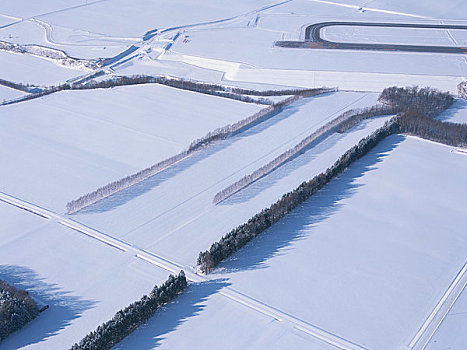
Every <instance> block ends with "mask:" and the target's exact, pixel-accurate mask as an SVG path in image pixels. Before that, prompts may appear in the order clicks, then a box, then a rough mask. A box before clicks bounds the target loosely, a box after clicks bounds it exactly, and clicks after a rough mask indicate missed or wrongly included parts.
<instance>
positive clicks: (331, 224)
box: [0, 0, 467, 350]
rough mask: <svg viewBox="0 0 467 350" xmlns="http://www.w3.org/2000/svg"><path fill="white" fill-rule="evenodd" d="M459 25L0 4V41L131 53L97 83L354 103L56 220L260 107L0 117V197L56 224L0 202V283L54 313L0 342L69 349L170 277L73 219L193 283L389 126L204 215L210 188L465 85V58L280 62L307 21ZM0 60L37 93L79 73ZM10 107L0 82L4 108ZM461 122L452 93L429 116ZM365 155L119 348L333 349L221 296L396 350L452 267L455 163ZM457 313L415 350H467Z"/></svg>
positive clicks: (214, 102) (307, 116)
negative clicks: (222, 243) (317, 131)
mask: <svg viewBox="0 0 467 350" xmlns="http://www.w3.org/2000/svg"><path fill="white" fill-rule="evenodd" d="M465 13H467V3H466V2H465V1H464V0H447V1H443V2H441V1H426V0H414V1H410V2H408V1H405V0H373V1H364V0H292V1H279V0H276V1H273V0H254V1H246V0H240V1H237V2H235V3H232V4H228V6H226V3H225V2H224V1H220V0H208V1H203V2H202V3H197V2H194V1H189V0H176V1H170V2H167V1H162V0H157V1H150V0H136V1H134V2H131V3H128V2H125V1H123V0H101V1H85V0H69V1H68V0H42V1H40V2H31V1H28V0H3V1H2V2H1V4H0V40H3V41H7V42H12V43H17V44H22V45H27V44H37V45H43V46H47V47H52V48H56V49H60V50H63V51H64V52H66V53H67V54H68V55H70V56H73V57H77V58H85V59H86V58H109V57H113V56H116V55H118V54H120V53H123V52H124V51H125V50H126V49H127V48H129V47H130V46H132V45H134V48H135V51H132V53H130V54H122V57H121V59H120V60H119V59H116V60H115V62H114V63H112V64H109V66H105V67H103V68H102V69H101V70H100V71H101V72H102V73H104V76H103V78H107V77H112V76H114V75H133V74H150V75H171V76H176V77H183V78H191V79H198V80H203V81H209V82H216V83H219V82H220V83H224V84H232V85H237V86H244V87H250V88H256V89H259V90H263V89H269V88H278V87H284V86H291V87H315V86H318V87H320V86H322V85H327V86H330V87H331V86H332V87H334V86H336V87H339V88H340V90H358V91H360V92H356V91H352V92H343V91H340V92H338V93H335V94H328V95H325V96H318V97H314V98H309V99H303V100H300V101H298V102H297V103H296V104H294V105H292V106H289V107H287V108H286V109H285V110H284V111H283V112H282V113H280V114H279V115H277V116H276V117H274V118H272V119H271V120H268V121H266V122H263V123H260V124H258V125H256V126H255V127H254V128H252V129H250V130H247V131H245V132H244V133H241V134H238V135H235V137H234V138H232V139H230V140H225V141H222V142H219V143H217V144H214V145H213V146H212V147H209V148H207V149H206V150H203V151H202V152H199V153H197V154H195V155H194V156H193V157H192V158H191V159H189V160H188V161H187V162H184V163H182V164H180V165H179V166H176V167H174V168H172V169H170V171H167V172H164V173H161V174H159V175H158V176H156V177H154V178H152V179H150V181H146V182H143V183H141V184H140V185H139V186H135V187H134V188H132V189H130V190H129V191H125V192H122V193H120V194H119V195H117V196H113V197H111V198H108V200H105V201H102V202H101V203H98V204H96V205H95V206H92V207H89V208H88V209H86V210H83V211H82V212H79V213H77V214H75V215H72V216H70V217H68V216H65V215H62V214H61V213H63V212H64V211H65V203H66V202H67V201H69V200H71V199H73V198H76V197H77V196H80V195H82V194H84V193H86V192H89V191H92V190H94V189H96V188H97V187H99V186H102V185H104V184H106V183H108V182H110V181H112V180H116V179H119V178H121V177H123V176H126V175H128V174H130V173H133V172H135V171H138V170H141V169H142V168H144V167H147V166H148V165H151V164H153V163H154V162H157V161H159V160H161V159H164V158H166V157H168V156H170V155H172V154H174V153H177V152H179V151H180V150H183V149H184V148H186V147H187V146H188V144H189V143H190V142H191V141H192V140H193V139H194V138H197V137H200V136H203V135H204V134H205V133H206V132H208V131H210V130H213V129H215V128H217V127H219V126H223V125H225V124H228V123H231V122H234V121H237V120H239V119H242V118H244V117H246V116H248V115H251V114H253V113H254V112H256V111H258V110H259V109H260V108H261V107H262V106H257V105H253V104H244V103H240V102H236V101H231V100H225V99H220V98H215V97H211V96H206V95H201V94H196V93H191V92H186V91H180V90H175V89H171V88H167V87H162V86H156V85H151V86H149V85H145V86H131V87H119V88H113V89H106V90H102V89H98V90H89V91H67V92H60V93H55V94H53V95H50V96H46V97H42V98H39V99H36V100H31V101H27V102H24V103H23V102H22V103H19V104H15V105H10V106H0V162H1V163H0V164H2V172H1V175H0V191H1V192H2V193H6V194H8V195H12V196H16V197H18V199H19V200H21V201H23V202H24V203H26V205H27V202H30V204H31V205H36V206H38V207H44V208H47V209H50V210H52V211H54V212H55V213H58V216H56V217H54V218H52V219H49V220H47V219H45V218H41V217H38V216H37V215H34V214H33V213H31V212H27V211H24V210H20V209H18V208H15V207H12V206H11V205H10V204H6V203H4V202H0V219H1V220H0V278H4V279H6V280H7V281H9V282H11V283H12V284H14V285H16V286H19V287H24V288H26V289H27V290H29V291H30V292H31V294H32V295H33V297H35V298H36V299H37V300H39V301H40V302H41V303H45V304H49V305H50V308H49V309H48V310H47V311H45V312H44V313H43V314H41V315H40V317H39V318H38V319H36V320H34V321H33V322H32V323H30V324H29V325H27V326H26V327H25V328H24V329H22V330H21V331H19V332H17V333H16V334H13V335H11V336H10V337H9V338H8V339H7V340H6V341H5V342H3V343H1V345H0V349H3V348H5V349H17V348H28V349H29V348H32V349H54V348H60V349H61V348H67V347H69V346H70V345H72V343H73V342H75V341H77V340H79V339H81V338H82V337H83V336H84V335H85V334H86V333H87V332H89V331H90V330H93V329H95V328H96V327H97V325H98V324H100V323H102V322H104V321H106V320H108V319H110V318H111V317H112V316H113V314H114V313H115V312H116V311H117V310H119V309H121V308H123V307H125V306H126V305H128V304H129V303H131V302H133V301H135V300H137V299H139V298H140V297H141V296H142V295H143V294H145V293H148V292H149V290H150V289H151V288H152V287H153V286H154V284H160V283H161V282H163V281H164V280H165V279H166V278H167V276H168V273H169V271H168V270H167V269H162V268H159V267H155V266H154V265H151V264H149V263H148V262H147V261H143V260H141V259H138V258H137V257H135V255H134V254H132V253H130V252H123V251H120V250H118V249H115V248H114V247H112V246H110V245H106V244H103V243H102V241H98V240H96V239H92V238H90V237H89V236H88V235H86V234H83V233H82V232H81V233H80V232H78V231H76V230H70V229H68V228H65V227H64V226H63V223H61V221H63V220H65V219H66V220H77V221H80V222H82V223H84V224H85V225H88V226H89V227H90V229H95V230H98V231H100V232H101V233H102V234H108V235H110V236H113V237H115V238H117V239H122V240H125V241H126V242H127V244H129V245H130V244H131V245H133V246H135V247H137V248H138V249H141V251H143V250H147V251H148V252H151V253H152V254H157V255H159V256H161V257H162V258H166V259H170V260H171V261H174V262H176V264H177V265H180V266H183V267H184V268H185V269H186V270H187V271H190V272H191V273H194V264H195V260H196V257H197V254H198V252H199V251H201V250H205V249H208V248H209V246H210V244H211V243H213V242H214V241H216V240H218V239H219V238H220V237H221V236H222V235H224V234H225V233H227V232H228V231H230V230H231V229H232V228H234V227H235V226H237V225H239V224H242V223H244V222H245V221H246V220H248V219H249V218H250V217H251V216H252V215H254V214H256V213H257V212H259V211H261V210H262V209H263V208H265V207H267V206H269V205H270V204H271V203H273V202H274V201H276V200H277V199H279V198H280V197H281V196H282V194H284V193H286V192H288V191H290V190H292V189H294V188H295V187H297V186H298V185H299V184H300V183H301V182H302V181H305V180H309V179H310V178H312V177H313V176H314V175H316V174H317V173H319V172H321V171H323V170H325V169H326V168H327V167H328V166H329V165H331V164H332V163H333V162H334V161H335V160H336V159H337V158H338V157H339V156H340V155H341V154H342V153H343V152H345V151H346V150H347V149H348V148H350V147H351V146H353V145H354V144H355V143H356V142H358V141H359V140H360V139H361V138H362V137H365V136H366V135H368V134H369V133H371V132H372V131H373V130H375V129H376V128H378V127H380V126H381V125H383V123H384V122H385V121H386V120H387V119H388V117H383V118H374V119H371V120H368V121H366V122H363V123H361V124H360V125H358V126H356V127H355V128H353V129H352V130H350V131H348V132H347V133H345V134H332V135H329V136H328V137H326V138H324V139H323V140H320V141H321V142H319V143H317V144H314V145H313V147H310V148H309V149H308V150H306V152H304V153H303V154H301V155H299V156H297V157H295V158H293V159H292V160H291V161H289V162H288V163H286V164H285V165H283V166H281V167H280V168H279V169H277V170H276V171H274V172H273V173H271V174H269V175H268V176H265V177H264V178H262V179H260V180H259V181H257V182H255V183H254V184H252V185H251V186H249V187H248V188H246V189H245V190H243V191H241V192H239V193H238V194H236V195H235V196H233V197H232V198H230V199H229V200H228V201H226V202H223V203H222V204H220V205H217V206H214V205H213V204H212V197H213V196H214V194H215V193H216V192H217V191H218V190H220V189H222V188H223V187H225V186H226V185H229V184H230V183H232V182H234V181H236V180H238V178H240V177H241V176H242V175H244V174H247V173H250V172H251V171H253V170H255V169H256V168H258V167H259V166H261V165H264V164H265V163H266V162H268V161H269V160H270V159H272V158H274V157H275V156H276V155H278V154H279V153H281V152H283V151H284V150H286V149H288V148H290V147H293V146H294V145H295V144H296V143H297V142H299V141H300V140H301V139H302V138H303V137H305V136H306V134H307V133H309V132H311V131H312V130H313V129H314V128H317V127H319V126H320V125H322V124H323V123H325V122H326V121H329V120H330V119H332V118H333V117H337V116H338V115H339V114H340V113H342V112H344V111H345V110H348V109H350V108H356V107H364V106H371V105H373V104H374V103H375V102H376V98H377V96H378V93H379V92H380V91H381V89H383V88H384V87H387V86H389V85H399V86H405V85H421V86H432V87H438V88H440V89H442V90H447V91H451V92H453V93H456V85H457V83H458V82H460V81H462V80H463V79H465V77H466V76H467V60H466V57H465V55H452V54H451V55H448V54H426V53H423V54H421V53H417V54H410V53H395V52H391V53H388V52H386V53H382V52H355V51H338V50H319V49H317V50H308V49H304V50H302V49H286V48H278V47H275V46H274V42H275V41H277V40H303V36H304V29H305V27H306V26H307V25H310V24H312V23H319V22H326V21H336V20H344V21H363V22H365V21H372V22H375V21H377V22H378V21H379V22H398V23H407V22H409V23H434V24H442V23H451V24H463V25H465V24H467V19H466V18H465ZM394 33H397V34H394ZM342 34H347V37H342ZM355 34H358V33H356V32H351V31H346V32H345V33H343V32H342V31H340V32H339V30H338V31H337V32H336V30H334V29H333V30H330V31H329V32H327V35H334V37H335V39H336V40H338V39H339V40H353V38H355V37H356V36H355ZM360 34H361V35H360V36H359V38H361V39H362V40H371V41H378V42H379V41H381V40H389V41H390V42H391V41H392V40H395V42H400V40H402V41H404V40H405V42H410V41H412V40H415V41H417V42H418V40H421V39H419V38H420V36H419V34H420V35H422V33H421V32H417V31H415V32H411V34H410V35H408V36H406V37H405V38H403V39H401V38H400V34H402V33H401V32H399V33H398V32H394V30H393V29H384V30H376V31H369V30H368V31H366V30H365V32H364V33H360ZM448 34H450V35H452V36H449V35H448ZM394 35H396V37H395V38H394V39H393V37H394ZM388 37H390V38H389V39H387V38H388ZM383 38H384V39H383ZM445 38H448V40H452V41H456V42H457V44H459V45H460V44H462V45H465V35H464V33H463V32H462V33H458V32H450V33H446V32H436V35H430V36H429V37H428V38H426V37H425V38H423V40H422V41H423V44H431V45H433V44H440V45H441V44H450V43H449V42H448V41H445ZM452 41H451V43H452ZM0 67H2V68H1V69H0V78H1V79H6V80H11V81H14V82H22V83H25V84H33V85H44V86H45V85H57V84H60V83H65V82H66V81H68V80H70V79H74V78H77V77H82V76H83V75H84V74H88V73H89V71H85V70H78V69H70V68H65V67H63V66H60V65H58V62H57V61H54V60H50V59H44V58H38V57H35V56H31V55H25V54H13V53H9V52H5V51H0ZM362 91H363V92H362ZM368 91H372V92H373V93H366V92H368ZM16 93H17V94H18V95H16ZM22 94H23V93H21V92H19V91H18V92H16V91H14V90H11V89H9V88H6V87H3V86H0V101H1V100H2V99H4V98H7V99H9V98H14V97H17V96H19V95H22ZM466 111H467V105H466V104H465V100H460V99H458V100H456V103H455V104H454V105H453V107H452V108H450V109H449V110H448V111H446V112H445V113H443V114H442V115H441V116H439V118H440V120H446V121H451V122H463V123H465V122H467V112H466ZM378 147H379V148H377V149H376V150H374V151H373V152H372V153H371V154H370V155H368V156H367V157H366V158H364V159H362V160H360V161H359V162H357V163H356V164H354V166H352V167H351V169H349V171H348V172H346V173H345V174H343V175H342V176H341V177H340V178H338V179H337V180H335V181H334V182H333V183H332V184H331V185H330V186H329V187H327V188H325V189H324V190H323V191H321V192H320V195H319V196H317V197H315V198H312V199H310V200H309V201H308V202H307V203H306V204H305V205H303V206H302V207H301V208H300V209H299V210H298V211H296V212H294V213H293V214H292V215H290V216H289V217H287V218H285V219H284V220H282V221H281V222H280V224H279V225H276V226H274V227H273V228H271V229H270V230H269V231H268V232H267V233H266V234H265V235H264V236H262V237H260V238H259V239H257V240H255V241H254V242H252V243H251V244H250V245H249V246H247V247H246V248H245V249H244V250H242V251H240V252H238V254H236V255H235V256H234V257H233V258H232V259H230V260H229V261H227V262H225V263H224V264H223V265H222V266H221V268H220V269H219V270H217V271H216V273H215V274H213V275H212V276H209V277H208V279H210V280H208V281H205V282H201V283H200V282H196V283H192V284H190V287H189V289H188V291H187V292H186V294H183V295H182V296H180V298H179V299H178V300H177V301H175V302H174V303H171V304H170V305H168V306H167V307H166V308H165V309H164V310H162V311H161V312H160V313H158V314H157V315H156V316H155V317H154V318H153V319H151V320H150V322H148V324H146V325H145V326H143V327H141V328H140V329H138V330H137V331H136V332H135V333H134V334H132V335H131V336H130V337H128V338H127V339H126V340H124V341H123V342H122V343H121V344H119V345H118V346H117V347H116V348H118V349H135V348H138V349H139V348H141V349H152V348H163V349H174V348H188V347H190V348H191V347H195V348H225V349H228V348H232V349H238V348H245V349H248V348H252V349H262V348H268V349H283V348H294V349H334V347H332V346H331V345H329V344H325V343H323V342H321V341H318V340H317V338H316V337H312V336H310V335H309V334H307V333H306V332H304V331H303V330H300V329H299V327H297V324H293V323H290V322H289V323H288V322H286V321H284V320H282V321H281V320H278V319H277V318H274V317H270V316H267V315H265V313H264V312H258V310H255V309H254V308H252V307H251V305H250V307H248V306H247V305H244V304H242V303H239V302H235V300H232V298H226V297H225V293H224V291H225V290H226V288H227V287H228V288H234V289H236V290H238V291H240V292H242V293H245V295H246V298H249V300H250V301H251V300H255V299H256V300H257V301H258V302H263V303H265V304H267V305H266V306H267V307H269V308H272V309H274V308H277V309H278V310H279V311H281V312H283V313H287V314H290V316H291V317H293V318H295V319H297V318H300V319H303V320H304V321H306V322H309V323H313V324H314V325H315V326H317V327H323V328H324V331H326V332H331V333H335V334H337V335H340V336H342V337H345V338H346V339H349V340H351V341H355V342H356V343H358V344H361V345H364V346H366V347H368V348H371V349H385V348H388V349H394V348H397V347H400V348H402V349H405V348H408V344H409V342H410V341H411V339H412V337H413V336H414V333H415V332H416V331H417V329H418V327H420V325H421V324H422V323H423V321H424V320H425V319H426V317H427V315H428V314H429V312H430V311H431V310H432V309H433V306H434V304H435V303H436V302H437V301H438V300H439V298H440V295H441V294H442V293H443V292H444V291H445V290H446V288H447V286H448V285H449V283H450V282H451V281H452V279H453V277H454V275H455V274H456V272H457V271H458V270H459V268H460V267H461V266H462V264H463V263H464V262H465V260H466V256H465V251H466V249H465V248H466V244H467V243H466V242H467V238H466V237H465V234H464V231H465V227H467V222H466V221H465V217H466V212H465V209H464V208H465V198H466V193H465V186H463V184H464V177H465V176H464V174H466V170H467V169H465V167H466V164H467V163H466V159H467V158H466V156H465V155H462V154H460V153H456V152H450V151H451V150H453V149H452V148H449V147H445V146H441V145H437V144H433V143H430V142H425V141H421V140H418V139H414V138H403V137H401V136H393V137H391V138H389V139H387V140H385V141H384V142H383V143H382V144H381V145H380V146H378ZM439 179H444V180H443V181H442V182H439ZM426 188H429V189H430V190H429V191H428V190H426ZM0 197H1V193H0ZM60 215H61V216H60ZM303 286H305V287H306V288H303ZM223 293H224V294H223ZM465 300H466V292H465V291H464V293H463V294H462V295H461V297H460V298H459V299H458V300H457V302H456V303H455V304H454V307H453V308H452V309H451V311H450V312H449V313H448V316H447V317H446V318H445V319H444V321H443V323H442V324H441V326H440V328H439V329H438V330H437V332H436V333H435V334H434V336H433V339H432V340H431V342H430V345H429V347H428V348H429V349H432V350H433V349H436V350H441V349H445V348H446V347H448V346H451V347H452V348H453V349H456V350H457V349H458V350H464V348H463V346H464V345H465V341H466V340H465V337H464V334H465V327H466V324H467V320H466V318H465V315H463V313H464V311H465V310H464V309H465ZM263 311H264V310H263Z"/></svg>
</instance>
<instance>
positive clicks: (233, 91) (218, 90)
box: [74, 75, 336, 105]
mask: <svg viewBox="0 0 467 350" xmlns="http://www.w3.org/2000/svg"><path fill="white" fill-rule="evenodd" d="M140 84H160V85H165V86H169V87H173V88H177V89H181V90H188V91H194V92H198V93H202V94H207V95H213V96H219V97H224V98H230V99H233V100H237V101H241V102H247V103H256V104H266V105H272V104H274V102H273V101H272V100H270V99H266V98H264V97H267V96H290V95H299V96H315V95H318V94H322V93H325V92H331V91H335V90H336V89H334V88H313V89H285V90H253V89H245V88H237V87H232V86H225V85H220V84H214V83H207V82H202V81H197V80H191V79H182V78H175V77H169V76H148V75H133V76H118V77H114V78H111V79H107V80H101V81H91V82H88V83H86V84H81V85H76V86H74V89H97V88H110V87H115V86H126V85H140ZM252 96H257V97H252Z"/></svg>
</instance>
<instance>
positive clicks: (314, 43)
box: [275, 22, 467, 54]
mask: <svg viewBox="0 0 467 350" xmlns="http://www.w3.org/2000/svg"><path fill="white" fill-rule="evenodd" d="M332 26H351V27H384V28H418V29H420V28H422V29H456V30H467V26H464V25H450V24H410V23H365V22H323V23H315V24H312V25H309V26H308V27H307V28H306V29H305V41H276V43H275V44H276V46H279V47H290V48H309V49H338V50H367V51H368V50H369V51H408V52H431V53H454V54H467V47H453V46H425V45H399V44H369V43H341V42H333V41H329V40H325V39H323V38H322V37H321V29H322V28H325V27H332Z"/></svg>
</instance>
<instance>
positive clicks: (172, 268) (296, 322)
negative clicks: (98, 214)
mask: <svg viewBox="0 0 467 350" xmlns="http://www.w3.org/2000/svg"><path fill="white" fill-rule="evenodd" d="M0 201H2V202H4V203H7V204H10V205H13V206H15V207H18V208H20V209H23V210H26V211H28V212H31V213H34V214H36V215H38V216H40V217H42V218H45V219H49V220H52V221H55V222H56V223H58V224H60V225H63V226H65V227H68V228H70V229H72V230H74V231H77V232H79V233H82V234H84V235H86V236H88V237H92V238H94V239H96V240H98V241H100V242H102V243H105V244H107V245H109V246H112V247H114V248H116V249H118V250H120V251H122V252H128V253H130V254H133V255H134V256H135V257H137V258H140V259H142V260H144V261H146V262H148V263H150V264H152V265H155V266H158V267H160V268H162V269H164V270H166V271H169V272H170V273H173V274H175V273H178V271H180V270H181V269H184V270H185V275H186V278H187V279H188V280H189V281H191V282H204V281H208V280H209V278H208V277H206V276H203V275H199V274H197V273H195V272H193V269H192V268H191V267H187V266H182V265H180V264H177V263H176V262H174V261H170V260H168V259H166V258H164V257H161V256H159V255H156V254H154V253H150V252H148V251H146V250H144V249H141V248H138V247H136V246H134V245H132V244H130V243H127V242H124V241H122V240H119V239H116V238H113V237H111V236H109V235H107V234H105V233H103V232H100V231H98V230H95V229H93V228H91V227H88V226H86V225H83V224H81V223H79V222H77V221H75V220H72V219H69V218H67V217H65V216H62V215H59V214H56V213H54V212H53V211H51V210H48V209H45V208H43V207H40V206H38V205H35V204H32V203H30V202H27V201H24V200H21V199H19V198H16V197H14V196H11V195H8V194H6V193H3V192H0ZM219 294H220V295H223V296H225V297H227V298H228V299H230V300H232V301H235V302H237V303H239V304H241V305H243V306H246V307H248V308H250V309H252V310H255V311H257V312H259V313H261V314H263V315H266V316H268V317H271V318H273V319H274V320H276V321H279V322H284V325H285V326H291V327H292V328H295V329H297V330H300V331H302V332H304V333H306V334H308V335H310V336H312V337H314V338H316V339H319V340H320V341H322V342H325V343H326V344H329V345H332V346H334V347H336V348H338V349H346V350H347V349H348V350H366V348H365V347H362V346H360V345H358V344H356V343H354V342H352V341H349V340H346V339H344V338H341V337H340V336H338V335H336V334H333V333H330V332H328V331H326V330H324V329H322V328H319V327H317V326H315V325H313V324H311V323H309V322H306V321H304V320H301V319H299V318H297V317H295V316H293V315H291V314H288V313H286V312H283V311H281V310H279V309H276V308H274V307H272V306H270V305H267V304H264V303H263V302H261V301H259V300H256V299H254V298H251V297H249V296H248V295H246V294H243V293H241V292H239V291H237V290H235V289H233V288H231V287H224V288H223V289H222V290H221V291H220V292H219Z"/></svg>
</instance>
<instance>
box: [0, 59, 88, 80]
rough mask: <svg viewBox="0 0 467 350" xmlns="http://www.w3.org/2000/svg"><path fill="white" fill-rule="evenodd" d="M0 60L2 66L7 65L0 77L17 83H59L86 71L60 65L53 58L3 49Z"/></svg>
mask: <svg viewBox="0 0 467 350" xmlns="http://www.w3.org/2000/svg"><path fill="white" fill-rule="evenodd" d="M0 62H1V64H2V67H6V69H2V70H1V72H0V78H2V79H5V80H10V81H13V82H15V83H24V84H33V85H59V84H60V83H64V82H65V81H66V80H68V79H70V78H73V77H76V76H79V75H82V74H84V73H86V72H85V71H82V70H78V69H74V68H65V67H63V66H59V65H57V64H56V63H54V62H53V61H51V60H47V59H43V58H38V57H35V56H32V55H28V54H18V53H11V52H6V51H1V50H0Z"/></svg>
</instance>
